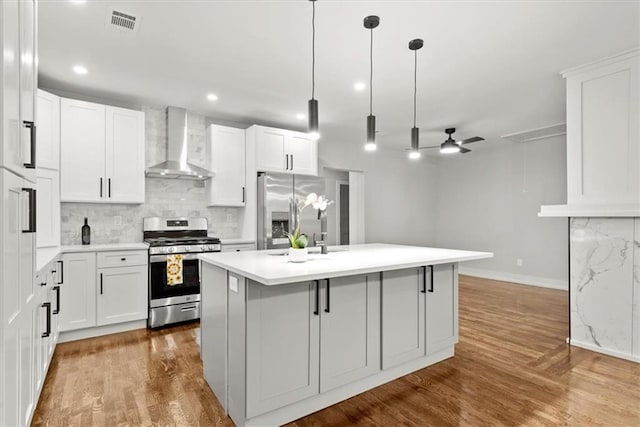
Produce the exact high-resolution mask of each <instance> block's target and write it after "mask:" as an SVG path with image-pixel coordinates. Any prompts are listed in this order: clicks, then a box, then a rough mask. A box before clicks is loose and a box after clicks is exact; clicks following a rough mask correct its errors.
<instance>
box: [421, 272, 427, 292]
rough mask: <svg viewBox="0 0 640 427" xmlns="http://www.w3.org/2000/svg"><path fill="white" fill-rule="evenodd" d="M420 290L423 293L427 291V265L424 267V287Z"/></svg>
mask: <svg viewBox="0 0 640 427" xmlns="http://www.w3.org/2000/svg"><path fill="white" fill-rule="evenodd" d="M420 292H421V293H423V294H426V293H427V266H426V265H425V266H424V267H422V289H420Z"/></svg>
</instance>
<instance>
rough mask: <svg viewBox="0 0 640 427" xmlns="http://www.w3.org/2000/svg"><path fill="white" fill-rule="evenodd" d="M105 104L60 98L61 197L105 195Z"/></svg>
mask: <svg viewBox="0 0 640 427" xmlns="http://www.w3.org/2000/svg"><path fill="white" fill-rule="evenodd" d="M104 158H105V107H104V105H100V104H94V103H91V102H84V101H76V100H73V99H65V98H62V100H61V101H60V198H61V200H62V201H63V202H99V201H102V200H105V198H106V184H107V182H106V175H105V160H104Z"/></svg>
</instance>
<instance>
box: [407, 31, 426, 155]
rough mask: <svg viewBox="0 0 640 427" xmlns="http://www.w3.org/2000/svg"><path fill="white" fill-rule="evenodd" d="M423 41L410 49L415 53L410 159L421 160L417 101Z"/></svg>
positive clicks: (416, 41) (411, 44)
mask: <svg viewBox="0 0 640 427" xmlns="http://www.w3.org/2000/svg"><path fill="white" fill-rule="evenodd" d="M423 44H424V43H423V41H422V39H413V40H411V41H410V42H409V49H410V50H412V51H413V56H414V63H413V127H412V128H411V150H410V151H409V158H410V159H413V160H415V159H419V158H420V129H418V128H417V127H416V99H417V95H418V49H420V48H421V47H422V45H423Z"/></svg>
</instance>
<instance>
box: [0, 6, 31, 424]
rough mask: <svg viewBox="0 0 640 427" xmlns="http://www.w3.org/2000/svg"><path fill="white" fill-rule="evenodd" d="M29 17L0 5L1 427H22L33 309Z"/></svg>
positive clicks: (26, 10) (27, 11) (27, 410)
mask: <svg viewBox="0 0 640 427" xmlns="http://www.w3.org/2000/svg"><path fill="white" fill-rule="evenodd" d="M36 15H37V4H36V2H35V1H34V0H23V1H3V2H0V45H2V59H0V61H2V62H1V64H2V65H1V66H0V77H1V80H2V91H1V92H0V112H1V117H2V119H1V121H0V128H1V129H0V133H1V135H2V140H1V144H0V192H1V193H2V194H1V198H0V215H1V216H0V245H1V247H2V253H1V254H0V342H1V343H2V346H0V425H10V426H22V425H28V424H29V423H30V421H31V415H32V413H33V409H34V407H35V403H36V401H37V393H38V390H37V387H36V386H35V381H34V369H33V366H34V360H35V357H36V354H37V352H36V347H35V342H36V339H35V337H34V335H35V334H36V332H37V323H36V317H37V314H36V313H37V309H38V307H37V304H38V294H37V293H36V289H35V285H34V278H35V271H34V270H35V246H36V235H35V232H36V217H35V212H36V191H35V182H36V175H35V167H36V150H35V143H36V140H35V137H36V132H35V128H36V123H35V109H34V105H35V96H36V94H35V87H36V86H37V61H36V40H37V36H36V31H37V26H36Z"/></svg>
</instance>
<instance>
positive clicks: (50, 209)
mask: <svg viewBox="0 0 640 427" xmlns="http://www.w3.org/2000/svg"><path fill="white" fill-rule="evenodd" d="M37 176H38V180H37V182H36V186H37V190H38V191H37V193H36V194H37V197H36V199H37V206H38V209H37V210H36V218H37V220H36V224H37V227H36V229H37V230H38V233H37V235H36V237H37V241H38V247H39V248H44V247H48V246H60V174H59V172H57V171H54V170H49V169H41V168H38V171H37Z"/></svg>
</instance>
